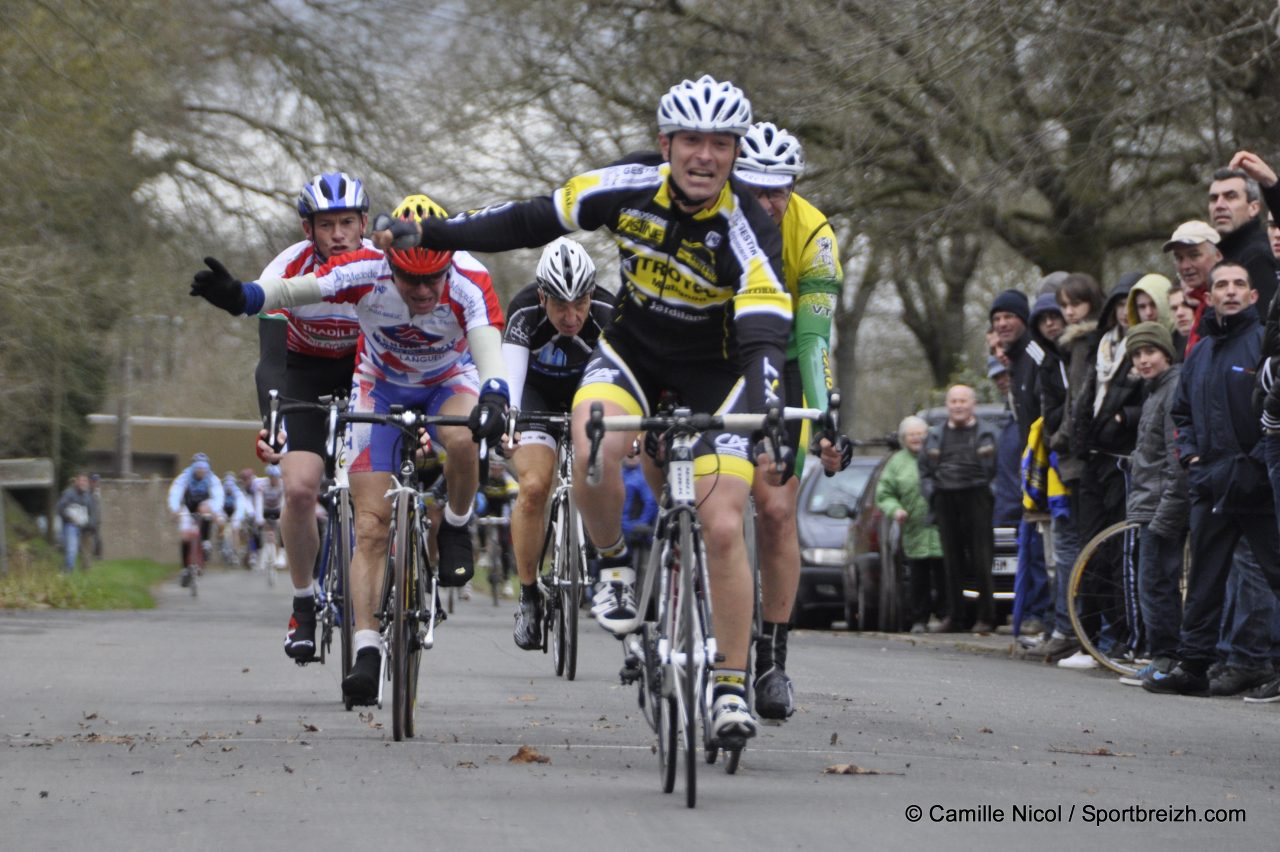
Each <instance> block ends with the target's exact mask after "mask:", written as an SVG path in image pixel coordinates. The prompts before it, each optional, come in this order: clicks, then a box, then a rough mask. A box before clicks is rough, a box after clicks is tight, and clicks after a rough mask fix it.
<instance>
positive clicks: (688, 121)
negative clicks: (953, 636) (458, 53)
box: [372, 76, 791, 738]
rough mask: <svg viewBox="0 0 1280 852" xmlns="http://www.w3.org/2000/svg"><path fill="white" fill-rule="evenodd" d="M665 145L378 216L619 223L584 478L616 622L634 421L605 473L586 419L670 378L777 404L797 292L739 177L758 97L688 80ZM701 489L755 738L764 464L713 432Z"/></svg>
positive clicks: (721, 606) (600, 616)
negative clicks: (756, 491)
mask: <svg viewBox="0 0 1280 852" xmlns="http://www.w3.org/2000/svg"><path fill="white" fill-rule="evenodd" d="M657 118H658V133H659V136H658V146H659V148H660V152H661V153H660V154H641V155H635V156H631V157H627V158H625V159H623V160H620V161H618V162H616V163H613V164H612V165H609V166H606V167H604V168H601V169H596V170H594V171H591V172H587V173H586V174H583V175H579V176H577V177H574V178H571V179H570V180H569V181H568V182H567V183H566V184H564V185H563V186H562V187H560V188H559V189H558V190H556V191H555V193H554V194H553V195H548V196H541V197H538V198H534V199H532V200H529V201H525V202H520V203H508V204H501V205H497V206H494V207H489V208H486V209H484V210H479V211H475V212H472V213H469V214H467V215H464V216H458V217H455V218H453V219H449V220H435V219H433V220H428V221H426V222H425V223H422V224H420V225H417V224H413V225H410V224H408V223H394V224H395V227H394V230H393V229H392V228H390V227H389V228H387V229H376V228H375V233H374V234H373V235H372V236H373V240H374V242H375V243H377V244H378V245H384V246H385V245H391V244H393V243H394V242H395V241H399V242H400V243H401V244H405V243H408V242H412V243H415V244H417V243H420V244H421V245H424V246H429V247H432V248H455V249H458V248H468V249H471V250H479V251H504V250H507V249H512V248H518V247H522V246H523V247H528V246H536V245H544V244H546V243H548V242H550V241H551V240H553V239H555V238H556V237H559V236H563V235H565V234H567V233H569V232H570V231H574V230H578V229H585V230H595V229H597V228H600V227H607V228H609V229H610V230H611V231H612V232H613V234H614V239H615V241H616V242H617V245H618V250H619V255H620V259H621V272H622V290H621V292H620V294H619V297H618V305H617V308H616V309H615V311H614V315H613V317H612V319H611V320H610V322H609V325H608V326H607V327H606V328H605V330H604V334H603V335H602V337H601V340H600V344H599V346H598V347H597V348H596V351H595V353H594V354H593V355H592V357H591V359H590V361H589V362H588V363H587V366H586V368H585V371H584V375H583V379H582V384H581V386H580V387H579V389H578V392H577V394H576V396H575V398H574V413H573V416H574V426H573V429H574V444H575V450H576V453H575V464H576V466H577V468H578V469H577V471H575V473H576V477H575V481H574V492H575V497H576V499H577V504H578V506H579V508H580V509H581V511H582V518H583V521H584V523H585V525H586V528H587V532H588V535H589V537H590V538H591V540H592V542H593V543H594V544H595V546H596V549H597V551H598V552H599V554H600V556H601V575H602V578H603V579H604V580H605V581H608V586H607V587H605V588H604V589H602V591H601V593H599V594H598V598H597V601H596V606H595V607H594V608H593V611H594V612H595V613H596V617H597V620H598V621H599V622H600V623H601V624H602V625H603V626H604V627H606V629H613V630H615V631H618V630H619V629H620V628H625V626H626V625H628V624H630V623H634V617H635V615H636V613H635V601H634V594H633V591H632V584H633V583H634V579H635V572H634V571H633V570H632V569H631V567H630V557H629V555H628V553H627V549H626V543H625V541H624V539H623V537H622V530H621V515H622V501H623V494H624V492H623V483H622V457H623V456H624V455H626V452H627V450H628V448H629V447H630V446H631V443H632V440H633V439H634V437H635V436H634V435H626V434H623V433H610V434H609V435H607V436H605V438H604V441H603V443H602V445H601V455H600V462H601V470H602V471H603V480H602V482H601V484H600V486H598V487H595V488H593V487H591V486H589V485H588V484H587V480H586V464H587V461H588V455H589V446H590V445H589V442H588V441H587V438H586V429H585V424H586V421H587V418H588V416H589V412H590V408H591V405H592V403H594V402H600V403H602V404H603V407H604V410H605V413H606V414H648V413H650V412H651V411H652V409H653V407H654V406H655V405H656V403H657V401H658V398H659V394H660V393H661V392H663V391H664V390H666V391H671V392H673V393H674V394H676V395H677V396H678V397H679V398H680V400H681V402H682V404H684V405H686V406H689V407H690V408H693V409H697V410H702V411H720V412H729V411H742V410H750V411H757V412H764V411H765V410H766V409H767V408H768V407H770V406H772V405H775V404H776V403H777V402H778V390H779V388H778V387H777V385H779V384H781V381H782V377H781V370H782V366H783V350H784V347H785V345H786V339H787V333H788V331H789V330H790V327H791V299H790V297H789V296H788V294H787V291H786V287H785V286H784V285H783V283H782V262H781V260H782V258H781V255H782V241H781V238H780V236H779V234H778V229H777V228H776V227H775V226H774V225H773V223H772V222H771V221H770V220H769V218H768V216H767V215H766V214H765V212H764V211H763V210H762V209H761V208H760V205H759V204H758V203H756V201H755V199H754V198H752V197H751V196H750V195H749V194H748V193H747V192H746V190H745V189H744V188H742V187H740V186H736V185H734V184H732V183H730V180H729V177H730V173H731V171H732V169H733V162H734V159H735V158H736V157H737V154H738V146H739V141H740V139H741V137H742V135H743V134H745V133H746V132H747V129H748V128H749V127H750V126H751V104H750V102H749V101H748V100H747V98H746V96H745V95H744V94H743V93H742V91H741V90H740V89H738V88H737V87H736V86H734V85H733V84H732V83H727V82H726V83H721V82H718V81H716V80H715V79H713V78H712V77H710V76H704V77H702V78H700V79H699V80H697V81H690V80H685V81H684V82H682V83H680V84H679V85H677V86H674V87H672V88H671V90H670V91H668V92H667V93H666V94H665V95H663V97H662V99H661V102H660V103H659V106H658V111H657ZM697 452H698V455H699V462H698V465H699V467H698V472H699V473H700V474H701V477H700V479H699V482H698V483H697V496H698V501H699V506H700V520H701V523H702V529H703V535H704V540H705V543H706V549H707V554H708V559H709V567H710V575H711V598H712V611H713V612H714V614H715V625H714V627H715V634H716V640H717V643H718V647H719V649H720V650H721V651H722V652H723V654H724V660H723V661H721V662H719V663H718V664H717V668H716V671H715V672H714V673H713V674H714V683H715V686H714V695H715V698H714V701H713V710H712V717H713V718H712V727H713V734H714V736H715V737H717V738H720V737H726V736H728V737H735V738H737V737H740V738H747V737H751V736H754V735H755V733H756V721H755V718H754V717H753V716H752V715H751V712H750V710H749V709H748V707H747V703H746V699H745V688H746V683H745V681H746V671H745V669H746V661H747V649H748V643H749V641H750V640H749V635H750V632H751V609H752V603H751V602H752V592H751V580H750V576H749V574H748V569H747V559H746V546H745V543H744V542H743V539H742V520H743V514H744V512H745V510H746V504H747V497H748V493H749V491H750V487H751V486H750V484H751V480H752V475H753V473H754V463H753V459H752V453H751V451H750V440H749V438H748V437H747V436H745V435H736V434H733V433H728V432H718V433H717V432H708V433H706V434H705V435H704V440H702V441H701V442H700V443H699V447H698V450H697Z"/></svg>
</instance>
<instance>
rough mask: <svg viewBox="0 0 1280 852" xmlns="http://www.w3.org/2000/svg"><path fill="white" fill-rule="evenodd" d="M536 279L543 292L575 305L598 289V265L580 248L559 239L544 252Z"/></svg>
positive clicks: (572, 242) (571, 241) (561, 238)
mask: <svg viewBox="0 0 1280 852" xmlns="http://www.w3.org/2000/svg"><path fill="white" fill-rule="evenodd" d="M534 277H535V278H536V279H537V282H538V289H539V290H541V291H542V292H543V293H545V294H547V295H548V296H553V297H555V298H557V299H561V300H563V301H566V302H573V301H576V300H578V299H580V298H582V297H583V296H585V295H587V294H588V293H590V292H591V291H592V290H594V289H595V288H596V265H595V263H594V262H592V260H591V255H589V254H587V250H586V249H584V248H583V247H582V246H581V245H579V244H578V243H576V242H574V241H573V240H571V239H568V238H567V237H557V238H556V239H555V240H554V241H553V242H551V243H548V244H547V247H546V248H544V249H543V250H542V257H541V258H539V259H538V271H537V273H536V274H535V276H534Z"/></svg>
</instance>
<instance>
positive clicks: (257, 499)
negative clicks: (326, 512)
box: [253, 464, 315, 583]
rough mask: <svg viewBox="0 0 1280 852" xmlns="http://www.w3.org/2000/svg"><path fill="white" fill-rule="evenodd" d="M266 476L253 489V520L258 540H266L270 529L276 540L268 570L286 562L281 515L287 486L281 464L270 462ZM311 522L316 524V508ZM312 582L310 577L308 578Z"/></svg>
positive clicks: (266, 567) (286, 549) (312, 512)
mask: <svg viewBox="0 0 1280 852" xmlns="http://www.w3.org/2000/svg"><path fill="white" fill-rule="evenodd" d="M264 473H266V476H263V477H261V478H260V479H258V481H257V482H256V483H255V487H254V489H253V522H254V523H255V524H256V525H257V527H258V540H259V541H265V540H266V535H267V531H268V529H269V530H270V532H271V535H272V537H273V538H274V539H275V542H276V562H275V565H264V566H263V568H264V569H265V570H267V571H275V570H276V569H278V568H283V567H284V566H285V564H286V559H287V556H286V554H287V553H288V552H289V549H288V547H287V546H286V545H285V544H284V542H282V541H281V540H280V539H281V538H282V537H283V536H282V535H279V533H280V524H279V523H278V522H279V520H280V517H281V516H282V515H283V514H284V507H285V487H284V478H283V474H282V472H281V470H280V466H279V465H274V464H269V465H267V467H266V470H265V471H264ZM311 523H312V525H313V526H314V525H315V509H312V510H311ZM307 582H308V583H310V582H311V581H310V579H308V580H307Z"/></svg>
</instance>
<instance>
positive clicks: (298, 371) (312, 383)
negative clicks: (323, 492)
mask: <svg viewBox="0 0 1280 852" xmlns="http://www.w3.org/2000/svg"><path fill="white" fill-rule="evenodd" d="M353 372H355V356H354V355H351V356H348V357H345V358H315V357H312V356H309V355H298V354H296V353H294V352H290V353H289V357H288V360H287V361H286V366H285V391H284V395H285V397H286V398H287V399H290V400H301V401H305V402H317V401H319V399H320V397H322V396H329V395H331V394H334V393H342V394H346V393H349V392H350V391H351V374H352V373H353ZM284 431H285V433H286V434H287V435H288V436H289V441H288V443H287V444H285V452H292V451H294V450H302V451H305V452H308V453H315V454H316V455H319V456H323V455H324V441H325V438H326V437H327V436H328V433H329V424H328V422H327V418H326V415H325V413H324V412H323V411H316V412H310V411H295V412H292V413H290V414H288V415H286V417H285V423H284Z"/></svg>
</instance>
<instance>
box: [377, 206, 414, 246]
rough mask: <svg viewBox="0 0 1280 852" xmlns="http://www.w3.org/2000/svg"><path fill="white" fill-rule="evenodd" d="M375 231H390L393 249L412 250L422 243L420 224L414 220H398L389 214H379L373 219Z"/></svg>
mask: <svg viewBox="0 0 1280 852" xmlns="http://www.w3.org/2000/svg"><path fill="white" fill-rule="evenodd" d="M373 230H375V231H390V232H391V247H392V248H398V249H411V248H414V247H415V246H417V245H418V244H419V243H420V242H421V241H422V232H421V231H420V230H418V223H417V222H414V221H413V220H412V219H396V218H395V217H393V216H392V215H391V214H389V213H379V214H378V215H377V216H375V217H374V219H373Z"/></svg>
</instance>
